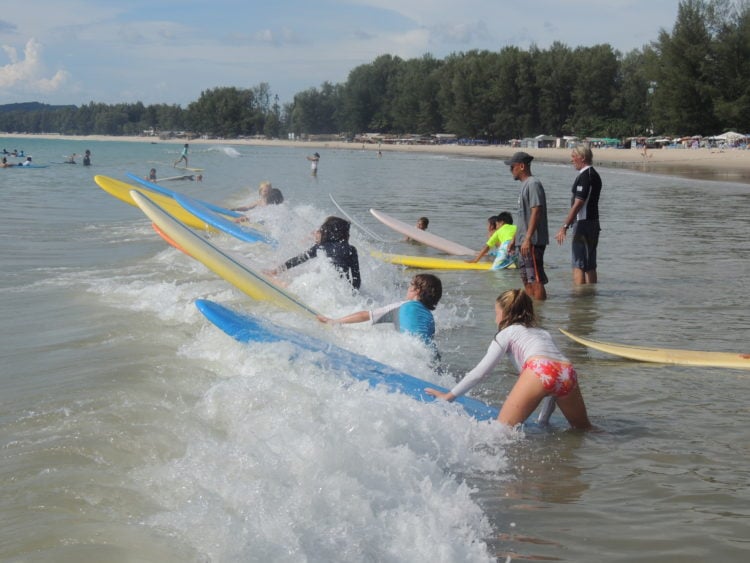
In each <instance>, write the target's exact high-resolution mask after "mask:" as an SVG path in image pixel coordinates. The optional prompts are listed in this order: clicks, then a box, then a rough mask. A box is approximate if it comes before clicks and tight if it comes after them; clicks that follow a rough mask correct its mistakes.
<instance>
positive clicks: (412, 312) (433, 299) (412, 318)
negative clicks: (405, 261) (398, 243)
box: [318, 274, 443, 344]
mask: <svg viewBox="0 0 750 563" xmlns="http://www.w3.org/2000/svg"><path fill="white" fill-rule="evenodd" d="M442 296H443V284H442V283H441V281H440V278H438V277H437V276H434V275H432V274H417V275H416V276H414V277H413V278H412V280H411V283H410V284H409V288H408V289H407V290H406V300H405V301H398V302H396V303H391V304H390V305H386V306H384V307H379V308H377V309H374V310H372V311H358V312H356V313H352V314H351V315H347V316H345V317H341V318H339V319H332V318H329V317H324V316H323V315H318V320H319V321H320V322H323V323H328V324H350V323H363V322H367V321H369V322H370V323H372V324H378V323H393V325H394V326H395V328H396V330H398V331H399V332H406V333H409V334H414V335H415V336H418V337H419V338H421V339H422V340H423V341H424V342H425V343H426V344H432V339H433V337H434V336H435V320H434V318H433V316H432V311H434V310H435V307H437V304H438V302H439V301H440V298H441V297H442Z"/></svg>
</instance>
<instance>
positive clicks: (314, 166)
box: [307, 153, 320, 176]
mask: <svg viewBox="0 0 750 563" xmlns="http://www.w3.org/2000/svg"><path fill="white" fill-rule="evenodd" d="M307 160H309V161H310V170H311V172H312V175H313V176H317V175H318V162H320V155H319V154H318V153H313V155H312V156H308V157H307Z"/></svg>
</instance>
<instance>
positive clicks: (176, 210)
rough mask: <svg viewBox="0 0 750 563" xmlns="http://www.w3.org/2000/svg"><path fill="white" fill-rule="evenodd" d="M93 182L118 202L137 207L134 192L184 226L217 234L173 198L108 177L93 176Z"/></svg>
mask: <svg viewBox="0 0 750 563" xmlns="http://www.w3.org/2000/svg"><path fill="white" fill-rule="evenodd" d="M94 182H96V184H97V185H98V186H99V187H100V188H101V189H103V190H104V191H105V192H107V193H108V194H109V195H111V196H113V197H115V198H117V199H119V200H120V201H124V202H125V203H127V204H128V205H132V206H133V207H138V206H137V205H136V203H135V201H134V200H133V198H132V197H130V192H131V191H136V192H138V193H141V194H144V195H145V196H147V197H148V198H149V199H151V201H153V202H154V203H156V204H157V205H158V206H159V207H161V208H162V209H164V210H165V211H167V212H168V213H170V214H171V215H172V216H173V217H175V218H177V219H179V220H180V221H182V222H183V223H185V224H186V225H188V226H190V227H193V228H194V229H201V230H204V231H205V230H208V231H211V232H218V231H216V229H214V228H213V227H211V226H210V225H208V224H207V223H206V222H205V221H203V220H201V219H199V218H198V217H196V216H195V215H193V214H192V213H190V212H189V211H187V210H185V209H184V208H183V207H182V206H181V205H180V204H179V203H177V202H176V201H175V200H174V199H173V198H171V197H169V196H166V195H163V194H160V193H157V192H155V191H153V190H149V189H148V188H145V187H140V186H134V185H132V184H128V183H127V182H122V181H120V180H115V179H114V178H110V177H108V176H94Z"/></svg>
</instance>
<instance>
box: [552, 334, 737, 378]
mask: <svg viewBox="0 0 750 563" xmlns="http://www.w3.org/2000/svg"><path fill="white" fill-rule="evenodd" d="M560 332H562V333H563V334H564V335H565V336H567V337H568V338H570V339H571V340H574V341H576V342H578V343H579V344H583V345H584V346H587V347H589V348H593V349H594V350H599V351H600V352H606V353H607V354H612V355H613V356H620V357H621V358H628V359H630V360H639V361H641V362H655V363H660V364H674V365H681V366H705V367H719V368H733V369H750V355H749V354H744V355H745V356H749V357H743V354H734V353H731V352H701V351H698V350H678V349H675V348H649V347H642V346H628V345H626V344H613V343H611V342H599V341H597V340H589V339H588V338H582V337H580V336H576V335H575V334H571V333H570V332H568V331H567V330H563V329H560Z"/></svg>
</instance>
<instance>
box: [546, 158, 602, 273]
mask: <svg viewBox="0 0 750 563" xmlns="http://www.w3.org/2000/svg"><path fill="white" fill-rule="evenodd" d="M570 159H571V162H572V163H573V167H574V168H575V169H576V170H578V175H577V176H576V179H575V181H574V182H573V188H572V192H573V195H572V197H571V202H570V210H569V211H568V214H567V215H566V216H565V221H563V225H562V227H560V230H559V231H558V232H557V234H556V235H555V240H557V242H558V243H559V244H562V243H563V242H565V237H566V236H567V233H568V229H569V228H570V227H573V238H572V242H571V251H572V254H573V260H572V264H573V283H574V284H575V285H584V284H589V283H596V282H597V281H598V279H597V274H596V248H597V246H598V244H599V232H600V231H601V227H600V225H599V195H600V193H601V191H602V179H601V177H600V176H599V173H598V172H597V171H596V170H594V167H593V166H592V165H591V163H592V162H593V159H594V155H593V153H592V152H591V149H590V148H589V147H587V146H584V145H577V146H576V147H575V148H574V149H573V152H572V154H571V155H570Z"/></svg>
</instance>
